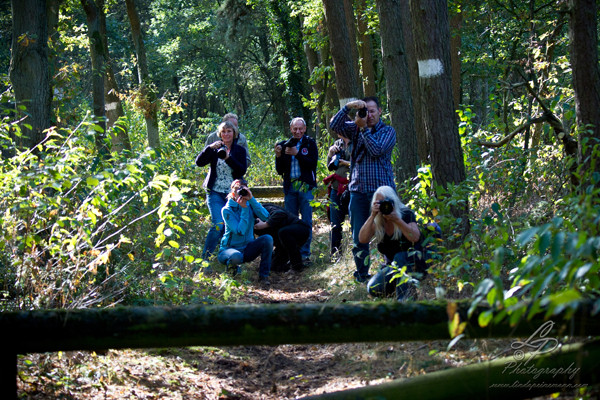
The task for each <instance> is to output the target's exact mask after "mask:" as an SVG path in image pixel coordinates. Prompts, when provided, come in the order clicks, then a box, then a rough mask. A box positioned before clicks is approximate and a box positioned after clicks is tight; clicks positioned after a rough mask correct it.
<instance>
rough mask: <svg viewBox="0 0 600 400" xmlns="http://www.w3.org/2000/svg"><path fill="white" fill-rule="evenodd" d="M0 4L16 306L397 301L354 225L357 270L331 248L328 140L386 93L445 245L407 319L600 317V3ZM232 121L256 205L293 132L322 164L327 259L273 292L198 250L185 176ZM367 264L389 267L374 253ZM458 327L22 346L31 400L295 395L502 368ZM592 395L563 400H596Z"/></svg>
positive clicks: (417, 186)
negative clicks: (344, 335)
mask: <svg viewBox="0 0 600 400" xmlns="http://www.w3.org/2000/svg"><path fill="white" fill-rule="evenodd" d="M0 5H1V7H0V36H1V37H2V38H3V39H4V40H2V41H0V79H1V82H0V89H1V90H0V93H1V94H0V113H1V116H2V119H1V120H0V145H1V146H0V148H1V150H2V156H1V158H0V294H1V297H0V299H1V302H0V305H1V307H0V311H1V313H2V314H7V313H15V312H22V311H32V310H40V311H43V310H72V311H75V310H81V309H90V310H94V309H113V308H117V307H155V306H168V307H177V306H202V307H208V308H209V307H220V306H229V305H247V304H256V305H261V304H274V303H279V304H288V303H289V304H299V305H303V304H304V305H307V304H313V303H322V304H324V305H345V304H363V303H367V304H383V305H390V306H393V305H396V303H397V302H396V301H395V300H394V299H375V298H373V297H371V296H370V295H369V294H368V293H367V291H366V289H365V285H364V284H361V283H359V282H356V281H354V279H353V278H352V273H353V271H354V270H355V266H354V260H353V257H352V251H351V249H352V238H351V231H350V222H349V221H348V220H346V222H344V229H343V235H344V236H343V243H342V245H343V251H342V252H341V256H340V257H335V258H334V257H331V254H330V230H331V227H330V222H329V220H328V216H327V211H326V210H327V206H328V200H327V197H326V185H325V184H324V183H323V179H324V178H325V177H327V176H328V175H329V174H330V171H328V169H327V165H326V160H327V152H328V149H329V147H330V146H331V145H332V144H333V143H334V141H335V140H336V139H337V135H336V133H335V132H333V131H332V130H331V129H330V126H329V124H330V121H331V118H332V117H333V116H334V115H335V114H336V112H338V110H340V108H341V107H343V106H344V105H345V104H346V103H348V102H349V101H350V100H352V99H360V98H364V97H367V96H375V97H377V98H378V99H379V101H380V103H381V108H382V110H383V115H382V120H383V121H384V122H385V123H386V124H388V125H391V126H392V127H393V128H394V129H395V130H396V132H397V136H396V146H395V147H394V150H393V155H392V165H393V170H394V181H395V183H396V188H397V192H398V195H399V197H400V199H401V200H402V201H403V202H404V204H406V205H407V206H408V207H409V208H411V209H412V210H413V211H414V212H415V214H416V216H417V219H418V221H419V222H420V224H422V225H423V226H424V225H425V224H427V223H429V222H436V223H437V224H438V225H439V226H440V227H441V231H442V238H441V239H437V240H436V243H435V245H436V248H437V254H436V257H435V259H434V262H432V263H431V264H430V265H429V270H428V275H427V277H426V278H425V279H423V280H420V281H417V282H416V283H417V285H418V286H417V294H416V303H428V302H435V301H444V302H448V304H455V303H454V302H465V304H466V305H467V308H468V310H469V315H471V314H473V313H474V312H475V311H474V310H476V309H478V307H481V306H485V307H486V309H485V311H484V312H481V313H479V314H477V317H476V319H477V323H478V325H479V327H480V328H486V327H492V326H500V325H502V324H505V325H506V326H510V327H514V326H516V325H518V324H519V323H520V322H521V321H531V320H534V319H536V318H542V319H545V320H546V321H553V322H555V323H557V325H558V324H560V323H561V321H562V322H564V321H568V320H569V319H571V318H572V317H573V315H576V314H577V313H578V312H580V311H581V309H582V307H587V308H586V309H589V310H590V311H589V320H590V321H597V319H598V311H600V299H598V293H599V290H600V274H599V272H600V65H599V62H598V24H599V21H600V18H599V16H600V14H599V11H598V8H597V4H596V1H595V0H525V1H522V2H515V1H513V0H484V1H472V0H448V1H442V0H399V1H398V0H354V1H352V0H299V1H283V0H282V1H275V0H221V1H209V0H197V1H190V0H179V1H172V0H124V1H118V0H79V1H76V0H45V1H42V0H10V1H9V0H0ZM227 113H235V114H237V116H238V117H239V129H240V132H242V133H243V134H244V135H245V136H246V138H247V140H248V147H249V155H250V158H251V164H250V166H249V168H248V170H247V172H246V174H245V176H244V178H245V179H246V180H247V181H248V183H249V185H250V187H255V188H261V189H262V192H263V193H271V192H277V190H278V189H280V188H281V185H282V177H281V176H280V175H278V173H277V171H276V168H275V153H274V146H275V144H276V143H277V142H279V141H281V140H285V139H287V138H289V137H290V121H291V120H292V119H293V118H295V117H302V118H304V120H305V121H306V123H307V135H308V136H310V137H312V138H313V139H314V140H315V141H316V143H317V146H318V152H319V162H318V166H317V182H318V187H317V190H316V195H315V198H314V200H313V201H312V203H311V206H312V209H313V227H312V235H313V239H312V245H311V246H312V247H311V260H310V266H309V268H307V269H306V270H304V271H302V272H301V273H295V274H293V273H286V274H277V273H273V274H272V284H271V287H270V288H268V289H265V288H262V287H259V286H258V285H256V281H257V270H258V267H257V265H258V262H257V261H255V262H253V263H252V264H251V265H248V266H246V267H247V268H245V269H244V271H243V272H242V274H241V275H235V276H232V275H231V274H229V273H228V271H227V270H226V268H225V266H223V265H222V264H220V263H219V262H218V261H217V260H216V259H208V260H207V259H204V258H203V257H202V250H203V246H204V243H205V240H206V237H207V232H208V231H209V228H210V227H211V218H210V214H209V208H208V206H207V200H206V193H205V189H204V188H203V186H202V183H203V182H204V180H205V177H206V175H207V173H208V168H207V167H197V166H196V164H195V163H194V160H195V158H196V155H197V154H198V153H199V152H201V151H202V150H203V149H204V147H205V145H206V140H207V137H208V135H209V134H210V133H211V132H213V131H215V129H216V128H217V126H218V125H219V123H221V121H222V117H223V116H224V115H225V114H227ZM258 192H259V189H257V193H258ZM257 197H258V196H257ZM265 200H268V201H281V202H282V201H283V198H282V197H278V195H273V197H269V198H268V199H265ZM370 255H371V263H372V264H371V267H370V268H371V270H372V271H373V270H375V269H376V268H377V267H378V266H379V264H381V263H382V259H381V255H380V254H379V252H378V251H377V249H376V246H375V245H374V244H371V251H370ZM404 279H410V277H408V276H405V278H404ZM453 315H454V316H457V315H458V314H454V313H451V312H450V308H448V316H449V322H448V326H449V328H450V329H449V330H450V334H449V335H448V337H447V340H433V341H432V340H423V341H415V342H413V341H411V342H397V343H396V342H394V343H388V342H375V343H339V344H314V345H298V344H285V345H278V346H248V347H245V346H243V347H227V346H225V347H189V348H180V349H179V348H177V349H176V348H165V349H152V350H147V351H141V350H135V349H131V350H98V351H97V352H95V351H70V352H49V353H35V354H22V355H21V354H20V355H19V356H18V362H17V364H18V373H17V387H18V398H31V399H38V398H39V399H42V398H90V399H91V398H100V397H103V398H115V399H117V398H126V397H129V398H173V399H175V398H177V399H185V398H201V399H295V398H301V397H303V396H313V395H314V396H317V395H320V394H323V393H328V392H335V391H338V390H344V389H349V388H361V387H368V386H371V385H375V384H378V383H386V382H393V381H395V380H400V379H404V378H414V377H423V376H427V375H428V374H430V373H434V372H443V371H444V370H446V369H450V368H454V367H462V366H467V365H468V366H469V367H471V366H472V365H475V364H478V363H482V362H484V361H488V360H493V359H495V358H497V357H500V356H502V355H506V352H507V350H506V349H507V348H508V349H509V350H510V348H511V341H510V339H506V338H505V339H499V338H489V339H469V338H468V337H467V336H466V335H465V334H464V333H463V331H464V325H461V324H460V321H459V320H456V319H454V318H453ZM473 315H475V314H473ZM457 318H458V317H457ZM534 330H535V329H533V330H532V331H531V333H532V334H533V333H534V332H533V331H534ZM424 336H426V335H424ZM575 336H576V335H569V334H567V333H565V332H563V333H562V334H561V336H560V341H561V342H563V343H565V344H566V343H580V342H582V340H581V339H580V338H577V337H575ZM590 339H591V337H586V338H585V340H583V341H588V340H590ZM459 369H460V368H456V370H459ZM594 379H595V380H594V381H593V382H585V383H589V385H579V386H578V387H577V388H576V389H573V388H570V389H566V390H556V392H555V393H554V394H552V395H550V393H551V392H548V394H549V395H550V396H551V397H548V398H557V397H559V396H560V397H559V398H581V399H591V398H597V396H598V393H599V392H598V382H600V381H599V379H600V378H599V377H598V376H596V377H595V378H594ZM559 393H560V394H559ZM513 397H515V396H513ZM332 398H333V397H332ZM340 398H341V397H340ZM357 398H358V397H357ZM361 398H362V397H361ZM365 398H366V397H365ZM440 398H443V396H442V397H440ZM515 398H528V397H527V390H525V391H524V393H520V394H519V395H518V396H516V397H515Z"/></svg>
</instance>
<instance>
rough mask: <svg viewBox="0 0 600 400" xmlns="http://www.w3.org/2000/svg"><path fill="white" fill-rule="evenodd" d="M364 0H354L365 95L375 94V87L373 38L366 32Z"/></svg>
mask: <svg viewBox="0 0 600 400" xmlns="http://www.w3.org/2000/svg"><path fill="white" fill-rule="evenodd" d="M365 7H366V5H365V0H356V14H357V35H358V42H359V46H358V49H359V53H360V59H361V66H362V74H360V76H361V77H362V87H363V92H364V95H365V97H369V96H376V95H377V87H376V85H375V80H376V74H375V67H374V65H373V38H372V37H371V35H369V34H368V27H367V21H366V18H367V17H366V15H364V13H365Z"/></svg>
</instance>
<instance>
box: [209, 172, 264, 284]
mask: <svg viewBox="0 0 600 400" xmlns="http://www.w3.org/2000/svg"><path fill="white" fill-rule="evenodd" d="M227 198H228V200H227V204H226V205H225V207H224V208H223V220H224V221H225V234H224V235H223V238H222V239H221V249H220V250H219V256H218V259H219V262H220V263H222V264H225V265H227V268H228V269H229V270H233V272H234V273H235V274H238V273H239V272H240V267H239V265H240V264H242V263H244V262H249V261H252V260H254V259H256V258H257V257H258V256H260V266H259V268H258V278H259V281H260V283H261V284H263V285H265V286H268V285H270V282H269V274H270V272H271V256H272V255H273V237H272V236H271V235H263V236H259V237H258V238H257V239H254V221H255V220H256V218H258V219H260V220H261V221H267V220H268V218H269V212H268V211H267V210H266V209H265V208H264V207H263V206H262V205H261V204H260V203H259V202H258V201H257V200H256V199H255V198H254V197H253V196H252V192H251V191H250V189H248V186H247V185H246V182H244V180H243V179H236V180H235V181H233V183H232V184H231V192H230V193H229V195H228V196H227Z"/></svg>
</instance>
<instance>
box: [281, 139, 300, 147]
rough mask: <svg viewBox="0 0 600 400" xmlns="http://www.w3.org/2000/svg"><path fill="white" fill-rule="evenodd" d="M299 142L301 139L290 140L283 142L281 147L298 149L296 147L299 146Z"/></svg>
mask: <svg viewBox="0 0 600 400" xmlns="http://www.w3.org/2000/svg"><path fill="white" fill-rule="evenodd" d="M299 141H300V139H296V138H290V139H288V140H287V141H286V142H283V143H282V144H281V147H283V148H285V147H296V145H297V144H298V142H299Z"/></svg>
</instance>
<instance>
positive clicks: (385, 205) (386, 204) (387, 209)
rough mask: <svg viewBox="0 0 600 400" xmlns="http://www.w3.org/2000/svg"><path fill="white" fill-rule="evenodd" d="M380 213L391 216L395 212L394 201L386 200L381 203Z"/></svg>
mask: <svg viewBox="0 0 600 400" xmlns="http://www.w3.org/2000/svg"><path fill="white" fill-rule="evenodd" d="M379 211H380V212H381V213H382V214H383V215H390V214H391V213H392V211H394V201H393V200H392V199H385V200H381V201H380V202H379Z"/></svg>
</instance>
